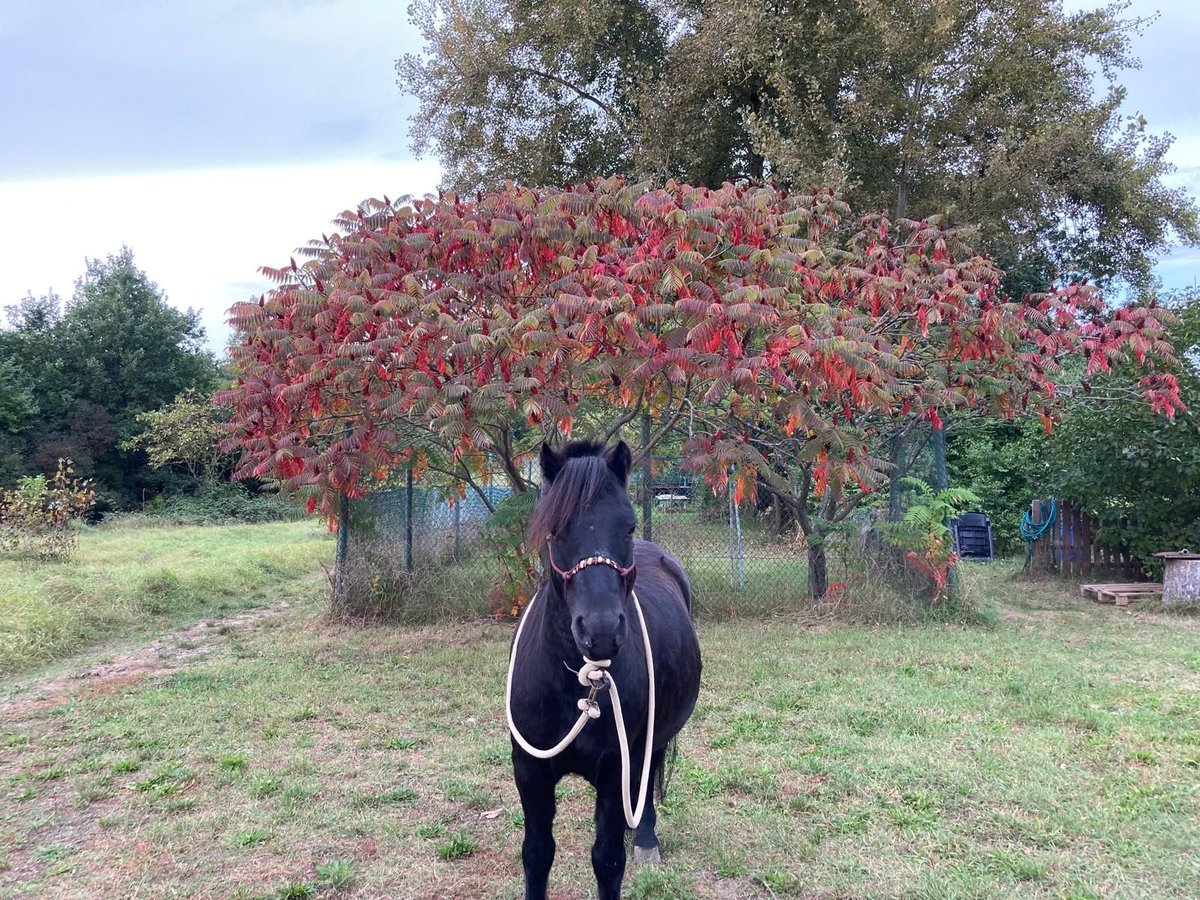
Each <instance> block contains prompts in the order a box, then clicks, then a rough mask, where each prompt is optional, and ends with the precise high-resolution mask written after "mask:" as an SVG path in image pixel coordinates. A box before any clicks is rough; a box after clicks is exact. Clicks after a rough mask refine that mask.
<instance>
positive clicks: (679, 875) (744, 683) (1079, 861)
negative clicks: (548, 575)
mask: <svg viewBox="0 0 1200 900" xmlns="http://www.w3.org/2000/svg"><path fill="white" fill-rule="evenodd" d="M1014 574H1015V571H1014V570H1013V569H1011V568H1004V567H1000V566H995V567H987V568H984V567H978V568H975V569H971V570H969V571H968V588H969V590H970V591H971V592H973V594H974V596H975V599H976V600H977V601H979V602H980V603H982V604H984V605H985V606H987V605H990V606H992V607H994V608H995V609H996V610H997V614H996V615H995V616H994V617H993V618H994V621H995V624H994V625H993V626H991V627H988V628H963V627H961V626H948V625H937V626H934V625H923V626H906V627H864V626H845V625H836V624H832V623H831V622H829V621H822V622H821V623H819V624H817V625H815V626H812V627H804V626H800V625H796V624H795V623H794V622H793V621H790V620H788V619H786V618H772V619H765V620H762V621H756V620H751V619H745V618H742V619H737V620H734V621H730V622H723V623H705V624H702V625H701V629H700V630H701V641H702V645H703V648H704V653H705V675H704V683H703V687H702V691H701V696H700V703H699V706H698V708H697V710H696V713H695V715H694V717H693V720H692V722H691V723H690V724H689V725H688V727H687V729H686V730H685V731H684V733H683V735H682V737H681V741H680V757H679V760H678V763H677V765H676V768H675V770H674V774H673V777H672V779H671V783H670V792H669V796H668V799H667V802H666V803H665V804H664V805H663V806H662V807H661V812H660V826H659V836H660V838H661V840H662V843H663V853H664V859H665V861H666V862H665V865H664V866H663V867H661V868H658V869H642V870H638V869H635V868H634V867H633V866H632V865H631V866H630V869H629V871H628V873H627V879H626V883H625V893H626V896H627V897H637V898H664V900H665V898H677V897H695V898H714V897H718V896H720V897H762V898H772V897H785V896H820V897H839V896H853V897H860V896H871V897H914V898H916V897H968V896H969V897H997V898H1000V897H1042V896H1045V897H1072V896H1073V897H1172V896H1194V895H1195V893H1196V884H1197V877H1198V876H1200V871H1198V869H1197V863H1196V856H1195V848H1196V847H1197V846H1200V680H1198V678H1200V622H1198V621H1197V620H1196V619H1194V618H1188V617H1183V616H1174V615H1162V614H1152V613H1149V612H1146V611H1134V612H1131V613H1126V612H1124V611H1121V610H1117V609H1115V608H1113V607H1111V606H1109V607H1102V606H1098V605H1095V604H1092V603H1088V602H1084V601H1079V600H1078V599H1076V598H1075V597H1074V593H1075V587H1074V586H1073V585H1062V584H1059V583H1053V582H1046V583H1029V582H1024V581H1020V580H1016V579H1015V578H1014V577H1013V576H1014ZM320 612H321V607H320V606H319V605H317V604H315V603H314V604H310V605H308V606H302V605H297V606H294V607H293V608H291V609H289V610H287V611H286V612H285V613H284V614H283V615H282V617H281V619H280V620H279V622H278V623H277V627H275V628H272V629H258V630H255V631H253V632H251V633H247V634H246V635H244V636H243V637H242V641H241V644H240V645H239V646H223V647H221V648H219V649H217V650H214V651H213V652H212V653H210V654H209V655H207V656H204V657H200V658H197V659H195V660H194V661H193V662H192V664H191V667H190V668H189V669H188V670H187V671H186V673H182V672H181V673H175V674H173V675H161V676H152V677H149V678H147V679H145V680H143V681H142V682H140V683H137V684H133V685H125V686H124V687H123V689H122V690H121V691H104V690H101V689H93V688H92V686H91V685H89V684H84V685H82V686H80V687H79V688H78V689H77V690H76V692H75V693H74V694H73V695H72V696H71V697H70V698H69V701H68V702H62V703H58V704H55V705H46V704H33V705H30V706H28V707H26V708H23V709H19V710H18V711H17V712H15V713H13V714H12V715H11V716H10V717H9V718H7V719H5V720H3V721H4V724H3V731H2V733H0V835H2V836H3V846H4V848H5V849H4V863H5V865H4V867H0V868H3V870H2V871H0V897H4V896H13V895H16V894H18V893H21V894H22V895H26V894H41V895H46V896H57V895H68V896H131V895H134V894H137V893H138V892H139V891H143V892H144V891H146V890H150V891H151V893H153V894H154V895H156V896H176V895H194V896H198V895H204V896H246V897H251V896H285V895H289V894H286V892H288V891H290V892H291V893H290V896H300V895H302V894H303V893H304V892H306V891H307V892H310V893H311V894H312V895H314V896H325V892H327V891H332V887H331V886H332V885H333V884H334V883H336V881H337V880H338V879H340V878H342V876H346V877H349V875H350V873H351V872H352V873H353V877H352V889H353V891H355V895H356V896H365V897H374V896H414V897H416V896H447V897H495V896H501V897H512V896H516V895H518V894H519V892H520V888H521V870H520V860H519V847H520V841H521V822H522V819H521V815H520V805H519V802H518V800H517V797H516V791H515V789H514V787H513V785H512V780H511V770H510V765H509V762H508V758H507V753H506V752H504V748H505V747H506V745H507V735H506V728H505V723H504V712H503V706H502V693H503V676H504V664H505V653H506V650H507V646H508V640H509V637H510V635H511V628H510V627H509V626H506V625H502V624H494V623H491V622H486V621H475V622H469V623H466V624H462V625H456V626H437V627H424V628H413V629H397V628H389V627H374V628H363V629H349V628H345V627H342V626H333V625H326V624H322V623H321V621H320V618H319V613H320ZM184 675H186V677H183V676H184ZM18 699H19V698H18ZM297 711H303V712H304V715H297ZM134 762H136V765H132V763H134ZM43 773H54V777H49V776H48V775H46V774H43ZM64 798H66V801H65V802H64ZM560 798H561V799H560V806H559V815H558V818H557V827H556V836H557V840H558V854H557V859H556V863H555V867H554V870H553V872H552V875H551V879H552V882H551V883H552V889H553V890H555V891H557V892H559V895H561V896H565V897H582V896H591V895H594V883H593V880H592V873H591V865H590V859H589V850H590V842H591V834H592V819H591V816H592V794H591V790H590V788H588V787H587V786H586V785H585V784H584V783H583V782H581V781H578V780H575V779H570V780H567V781H565V782H563V784H562V785H561V790H560ZM331 860H334V861H338V862H339V864H338V866H337V867H336V871H334V870H332V869H328V868H323V867H326V866H328V865H329V861H331ZM343 863H344V864H343ZM151 886H152V887H151Z"/></svg>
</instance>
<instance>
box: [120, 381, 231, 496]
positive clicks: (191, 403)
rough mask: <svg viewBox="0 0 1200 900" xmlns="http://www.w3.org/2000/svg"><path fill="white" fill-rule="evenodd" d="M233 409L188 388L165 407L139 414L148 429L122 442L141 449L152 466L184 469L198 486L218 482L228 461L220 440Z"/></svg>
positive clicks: (123, 444) (140, 420)
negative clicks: (224, 425) (219, 405)
mask: <svg viewBox="0 0 1200 900" xmlns="http://www.w3.org/2000/svg"><path fill="white" fill-rule="evenodd" d="M228 419H229V411H228V409H226V408H224V407H218V406H216V405H215V404H214V403H213V402H212V400H211V399H210V398H209V397H207V396H203V395H201V394H200V393H198V392H197V391H194V390H187V391H184V392H183V393H182V394H180V395H179V396H178V397H176V398H175V400H174V401H172V402H171V403H170V404H168V405H167V406H164V407H163V408H162V409H156V410H151V411H150V412H144V413H138V415H137V422H138V424H139V425H140V426H141V427H142V428H143V429H144V430H143V431H141V432H140V433H138V434H136V435H134V436H133V437H132V438H130V439H128V440H126V441H124V442H123V443H122V444H121V449H123V450H141V451H143V452H144V453H145V454H146V458H147V460H148V462H149V464H150V466H151V467H152V468H155V469H161V468H166V467H168V466H173V467H177V468H180V469H182V470H183V471H185V472H186V473H187V475H188V477H189V478H190V479H191V480H192V481H193V482H194V483H195V484H197V485H199V484H203V483H205V482H213V481H216V480H217V478H218V476H219V475H220V473H221V471H222V469H223V468H227V466H225V465H224V463H225V462H227V457H226V455H225V454H223V453H222V452H221V448H220V443H221V440H222V438H223V437H224V434H225V429H224V427H223V423H224V422H225V421H227V420H228Z"/></svg>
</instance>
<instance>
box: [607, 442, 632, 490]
mask: <svg viewBox="0 0 1200 900" xmlns="http://www.w3.org/2000/svg"><path fill="white" fill-rule="evenodd" d="M608 468H609V469H610V470H611V471H612V473H613V474H614V475H616V476H617V478H618V479H619V480H620V482H621V484H628V483H629V470H630V469H631V468H633V453H631V452H630V450H629V445H628V444H627V443H625V442H624V441H620V442H619V443H618V444H617V446H615V447H613V448H612V449H611V450H609V451H608Z"/></svg>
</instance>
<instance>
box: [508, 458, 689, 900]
mask: <svg viewBox="0 0 1200 900" xmlns="http://www.w3.org/2000/svg"><path fill="white" fill-rule="evenodd" d="M630 465H631V457H630V452H629V447H628V446H627V445H626V444H625V442H624V441H622V442H621V443H619V444H618V445H617V446H616V447H615V448H613V449H612V450H611V451H608V452H605V450H604V448H603V447H602V446H601V445H599V444H592V443H584V442H576V443H571V444H568V445H567V446H566V447H564V448H563V449H562V451H560V452H557V453H556V452H555V451H553V450H552V449H550V447H548V446H546V445H543V446H542V453H541V466H542V478H543V493H542V498H541V500H540V501H539V503H538V506H537V509H536V510H535V511H534V515H533V522H532V524H531V528H530V537H531V540H532V541H533V542H534V546H540V547H541V548H542V561H543V566H544V569H545V571H546V572H548V573H549V575H548V577H547V579H546V581H544V582H543V583H542V585H541V587H540V588H539V590H538V592H537V595H536V597H535V598H534V600H533V601H532V602H531V604H530V606H529V608H528V609H527V611H526V612H525V614H524V617H523V619H522V622H521V626H520V628H519V629H518V632H517V638H516V639H514V647H513V651H512V655H511V656H510V685H509V698H508V700H509V717H510V726H511V728H512V729H513V730H514V732H516V733H519V734H520V735H521V737H522V738H524V741H525V742H526V743H527V744H528V745H530V746H532V747H534V748H537V749H538V750H547V749H549V748H553V747H555V746H556V745H557V744H559V742H560V741H562V740H563V739H564V737H565V736H566V735H567V734H568V733H569V732H570V731H571V729H572V726H573V725H576V724H577V722H580V721H582V719H581V709H583V707H582V706H581V705H580V701H581V700H582V699H584V698H585V697H586V696H587V695H588V693H589V692H588V690H587V689H586V688H585V687H582V686H581V680H580V678H579V677H577V675H578V672H579V670H580V669H581V668H585V657H587V660H590V661H599V660H610V661H611V662H610V663H609V664H608V665H607V672H608V673H609V674H610V675H611V678H612V681H613V682H615V684H616V686H617V689H618V690H619V693H620V706H621V710H622V712H623V718H624V722H625V728H626V731H627V734H628V743H629V753H628V757H629V769H630V773H629V781H630V782H631V783H630V784H629V785H628V789H629V791H630V795H631V796H632V798H634V800H633V802H636V798H637V796H638V791H639V785H640V783H641V781H642V777H641V776H642V774H643V760H644V753H645V745H646V733H647V710H648V706H649V678H648V672H647V666H646V651H645V648H644V638H643V632H642V628H641V624H640V622H641V616H639V614H638V611H637V609H636V608H635V606H634V603H633V597H632V594H633V590H634V579H635V578H636V579H637V600H638V601H640V605H641V615H644V617H645V623H646V632H647V633H648V635H649V643H650V647H651V655H652V657H653V660H654V666H653V671H654V682H655V688H656V690H655V697H656V704H655V705H656V712H655V716H654V730H653V735H654V737H653V741H652V747H651V752H652V756H651V762H650V766H651V770H650V772H651V778H652V780H654V781H659V782H660V783H661V777H662V768H663V764H664V759H665V756H666V748H667V746H668V744H669V742H670V741H671V739H672V738H674V737H675V735H676V734H677V733H678V732H679V730H680V729H681V728H682V727H683V725H684V723H685V722H686V721H687V720H688V717H689V716H690V715H691V714H692V709H693V708H694V707H695V705H696V697H697V695H698V693H699V690H700V645H699V642H698V641H697V640H696V632H695V629H694V628H693V627H692V618H691V588H690V586H689V584H688V579H687V576H686V575H685V574H684V572H683V569H682V568H681V567H680V565H679V563H678V561H677V560H675V559H674V558H673V557H672V556H670V555H669V554H668V553H667V552H666V551H665V550H663V549H662V548H661V547H659V546H658V545H656V544H651V543H649V542H647V541H640V540H635V539H634V537H633V532H634V529H635V527H636V524H637V520H636V518H635V516H634V512H633V505H632V504H631V503H630V502H629V493H628V487H627V484H628V478H629V469H630ZM593 665H594V663H590V662H589V663H588V664H587V666H586V668H587V669H592V668H593ZM600 665H602V666H603V665H604V663H601V664H600ZM587 674H588V673H587V671H585V672H584V675H585V677H586V676H587ZM592 678H593V679H598V684H599V686H601V688H602V687H603V685H604V684H606V683H607V682H606V679H605V677H604V675H603V671H593V673H592ZM610 694H611V690H604V689H601V690H600V691H599V692H596V691H595V690H593V692H592V696H593V697H594V700H595V703H596V706H597V708H598V710H599V718H598V719H597V720H596V721H591V720H588V721H587V722H586V723H585V724H584V725H583V727H582V730H580V731H579V732H578V736H577V737H575V739H574V740H573V741H572V742H571V743H570V744H569V745H568V746H567V747H566V748H565V749H563V750H562V751H561V752H559V753H558V755H555V756H553V757H552V758H548V759H543V758H539V757H537V756H534V755H532V754H531V753H529V752H527V751H526V750H525V749H523V747H522V746H521V743H520V742H519V741H518V739H517V737H516V736H515V735H514V737H513V775H514V777H515V779H516V782H517V791H518V792H519V793H520V795H521V806H522V807H523V809H524V812H525V841H524V843H523V845H522V848H521V859H522V862H523V864H524V868H525V896H526V897H527V898H543V897H545V896H546V885H547V881H548V879H549V875H550V866H551V864H552V863H553V862H554V835H553V833H552V826H553V821H554V812H555V800H554V788H555V785H557V784H558V782H559V780H560V779H561V778H562V777H563V776H564V775H568V774H575V775H582V776H583V777H584V778H585V779H587V780H588V781H589V782H591V784H592V785H593V787H595V789H596V842H595V844H594V846H593V847H592V869H593V870H594V871H595V873H596V881H597V883H598V885H599V889H600V898H601V900H608V898H617V897H619V896H620V893H621V879H622V878H623V876H624V874H625V832H626V828H627V826H626V813H625V806H624V800H623V799H622V785H621V782H622V772H621V755H620V752H619V747H618V737H617V729H616V727H615V725H614V715H613V704H612V700H611V696H610ZM595 711H596V710H593V716H594V714H595ZM585 713H586V710H585ZM627 796H629V795H627ZM654 824H655V811H654V803H653V798H652V797H650V796H647V799H646V806H645V810H644V812H643V814H642V818H641V821H640V823H638V826H637V828H636V829H635V831H634V836H633V846H634V858H635V859H639V860H657V859H658V858H659V851H658V837H657V835H656V834H655V832H654Z"/></svg>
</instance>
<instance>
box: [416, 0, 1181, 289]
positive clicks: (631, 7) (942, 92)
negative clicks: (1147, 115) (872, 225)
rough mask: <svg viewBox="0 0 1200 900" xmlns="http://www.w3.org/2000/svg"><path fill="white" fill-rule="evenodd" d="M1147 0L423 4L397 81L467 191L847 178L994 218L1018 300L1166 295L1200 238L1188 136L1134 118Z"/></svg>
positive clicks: (880, 191)
mask: <svg viewBox="0 0 1200 900" xmlns="http://www.w3.org/2000/svg"><path fill="white" fill-rule="evenodd" d="M1126 7H1127V4H1114V5H1111V6H1108V7H1105V8H1102V9H1098V10H1088V11H1081V12H1075V13H1066V12H1064V11H1063V9H1062V6H1061V4H1060V3H1058V2H1055V0H938V2H931V0H922V2H915V3H892V2H882V0H858V2H835V3H828V2H813V0H794V2H790V0H784V2H775V0H773V2H770V3H765V2H752V3H749V4H747V3H744V2H738V3H733V2H730V0H704V2H691V0H689V2H686V3H678V2H665V3H646V2H638V0H598V2H597V0H586V2H583V0H563V2H556V3H553V4H549V3H541V2H526V0H422V2H419V3H416V4H415V5H414V6H413V13H412V15H413V20H414V22H415V23H416V24H417V25H418V27H419V28H420V29H421V31H422V34H423V36H424V39H425V48H424V53H423V54H420V55H414V54H410V55H408V56H405V57H404V58H403V59H401V60H400V61H399V63H398V72H399V76H400V77H399V83H400V86H401V88H402V89H404V90H406V91H408V92H409V93H412V94H414V95H415V96H416V97H417V98H418V100H419V101H420V107H419V111H418V112H417V113H416V115H415V116H414V118H413V129H412V133H413V135H414V149H416V150H417V152H419V153H426V152H429V151H431V150H432V151H436V152H437V153H438V155H439V157H440V159H441V161H442V165H443V169H444V171H445V173H446V179H447V183H448V184H449V185H450V186H452V187H454V188H455V189H457V190H460V191H464V192H465V191H475V190H477V189H480V188H495V187H498V186H499V185H500V184H502V183H503V182H504V181H506V180H509V179H512V180H516V181H517V182H519V183H523V184H526V185H531V186H534V185H543V184H546V185H558V184H563V183H567V182H573V181H580V180H587V179H592V178H595V177H598V176H605V175H611V174H617V173H625V174H629V175H632V176H634V177H637V178H643V177H653V178H656V179H660V180H661V179H665V178H677V179H679V180H681V181H685V182H690V183H693V184H702V185H707V186H710V187H716V186H718V185H720V184H722V183H724V182H725V181H727V180H728V181H736V180H739V179H745V178H749V179H761V178H769V179H772V180H775V181H777V182H781V183H791V184H799V185H806V184H811V183H814V182H817V181H821V180H823V179H825V178H826V176H827V175H829V174H830V173H838V174H840V175H841V176H842V177H843V179H844V185H845V188H846V190H847V194H846V196H847V199H848V200H849V201H850V202H851V203H852V205H853V206H854V208H855V209H860V210H874V209H884V208H886V209H890V210H891V211H892V212H893V214H894V216H895V217H896V218H897V219H902V218H905V217H910V216H911V217H914V218H925V217H929V216H932V215H942V216H945V217H947V221H949V222H951V223H952V224H956V225H968V226H972V227H977V228H979V229H980V242H981V245H982V247H983V249H986V250H987V251H988V252H989V253H990V254H991V255H993V256H994V257H995V258H997V259H998V260H999V262H1000V265H1001V267H1002V268H1005V269H1007V270H1008V272H1009V275H1010V279H1011V285H1010V288H1011V289H1012V292H1013V293H1016V294H1018V295H1021V294H1024V293H1026V292H1028V291H1031V290H1045V289H1047V288H1048V287H1049V286H1050V285H1051V284H1052V283H1055V282H1056V281H1058V282H1060V283H1065V282H1068V281H1071V280H1077V279H1078V278H1080V277H1086V278H1090V279H1098V280H1100V281H1101V282H1107V281H1109V280H1111V279H1114V278H1117V279H1123V280H1125V281H1127V282H1130V283H1133V284H1135V285H1138V286H1139V287H1145V286H1146V285H1147V284H1148V282H1149V281H1150V278H1151V275H1150V272H1151V268H1152V266H1153V262H1154V258H1155V256H1156V254H1157V253H1158V252H1160V251H1161V250H1162V249H1163V248H1164V247H1166V246H1168V245H1169V243H1170V242H1171V241H1172V240H1173V239H1175V238H1182V239H1183V240H1185V241H1189V242H1192V241H1196V240H1197V239H1200V232H1198V230H1197V219H1196V209H1195V207H1194V205H1193V203H1192V201H1191V200H1189V199H1188V198H1187V196H1186V194H1185V192H1184V191H1183V190H1182V189H1172V188H1168V187H1167V186H1166V184H1165V183H1164V176H1165V175H1167V174H1169V172H1170V171H1171V167H1170V165H1169V164H1168V163H1167V162H1166V158H1165V154H1166V151H1167V149H1168V147H1169V145H1170V139H1169V138H1168V137H1162V136H1156V135H1154V134H1152V133H1151V132H1149V131H1148V130H1147V123H1146V122H1145V120H1144V119H1143V118H1141V117H1140V116H1132V117H1130V116H1125V115H1123V114H1122V113H1121V111H1120V106H1121V101H1122V100H1123V99H1124V89H1123V88H1122V87H1121V86H1120V84H1119V82H1118V78H1119V75H1120V72H1121V70H1122V69H1126V68H1129V67H1132V66H1135V65H1136V64H1137V61H1136V59H1134V58H1133V57H1132V56H1131V53H1130V36H1131V35H1132V34H1134V33H1135V32H1136V31H1137V30H1138V29H1139V28H1140V27H1142V26H1143V25H1144V24H1145V22H1144V21H1143V20H1136V19H1127V18H1123V16H1124V12H1125V9H1126ZM1097 78H1099V81H1100V82H1101V84H1102V87H1101V89H1100V90H1099V92H1097V91H1096V90H1095V89H1094V87H1093V85H1094V84H1095V83H1096V79H1097Z"/></svg>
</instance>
